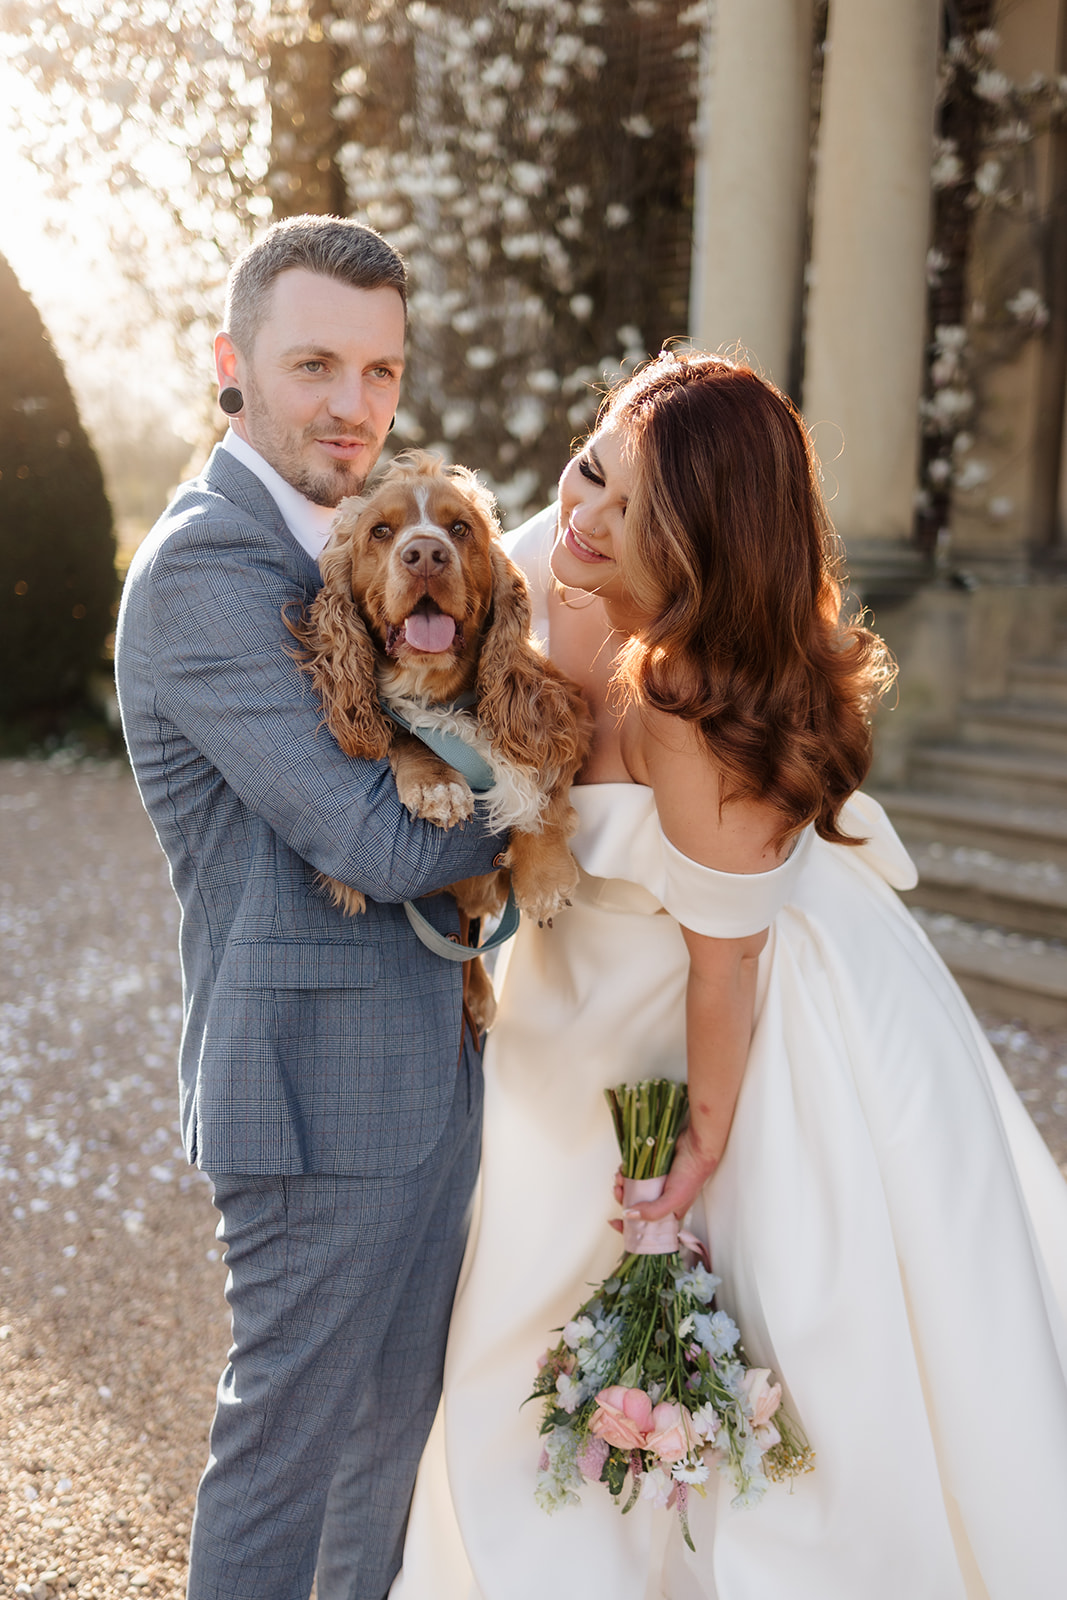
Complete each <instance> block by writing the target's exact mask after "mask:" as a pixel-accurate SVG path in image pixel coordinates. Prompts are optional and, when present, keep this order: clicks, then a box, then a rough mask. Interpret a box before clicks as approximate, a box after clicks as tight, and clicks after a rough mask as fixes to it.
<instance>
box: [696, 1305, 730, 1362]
mask: <svg viewBox="0 0 1067 1600" xmlns="http://www.w3.org/2000/svg"><path fill="white" fill-rule="evenodd" d="M693 1332H694V1333H695V1334H696V1336H697V1338H698V1339H699V1341H700V1343H701V1344H702V1345H703V1346H704V1349H705V1350H706V1351H707V1352H708V1355H709V1356H711V1358H712V1360H713V1361H714V1360H718V1359H720V1358H721V1357H722V1356H729V1355H732V1354H733V1352H734V1349H735V1347H736V1345H737V1341H738V1340H739V1339H740V1337H741V1334H740V1331H739V1329H738V1326H737V1323H736V1322H734V1320H733V1318H732V1317H728V1316H727V1315H726V1312H725V1311H716V1312H714V1313H713V1315H712V1316H710V1317H709V1316H708V1315H707V1314H706V1313H705V1312H702V1311H698V1312H697V1313H696V1315H695V1316H694V1318H693Z"/></svg>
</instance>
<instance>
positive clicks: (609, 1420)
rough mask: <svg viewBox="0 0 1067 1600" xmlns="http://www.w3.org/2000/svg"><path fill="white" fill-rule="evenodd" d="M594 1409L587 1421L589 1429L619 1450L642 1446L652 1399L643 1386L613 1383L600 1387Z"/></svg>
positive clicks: (647, 1428)
mask: <svg viewBox="0 0 1067 1600" xmlns="http://www.w3.org/2000/svg"><path fill="white" fill-rule="evenodd" d="M596 1403H597V1409H596V1411H594V1412H593V1415H592V1417H591V1418H590V1421H589V1432H590V1433H593V1434H595V1435H596V1436H597V1438H598V1439H604V1440H606V1441H607V1443H608V1444H609V1445H614V1446H615V1447H616V1448H617V1449H619V1450H643V1449H644V1448H645V1437H646V1435H647V1433H648V1431H649V1428H650V1427H651V1425H652V1402H651V1400H650V1399H649V1398H648V1395H647V1394H646V1393H645V1391H644V1390H643V1389H624V1388H623V1387H622V1385H621V1384H618V1383H616V1384H613V1385H612V1386H611V1388H610V1389H601V1391H600V1393H599V1394H598V1395H597V1397H596Z"/></svg>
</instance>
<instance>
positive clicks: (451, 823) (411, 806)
mask: <svg viewBox="0 0 1067 1600" xmlns="http://www.w3.org/2000/svg"><path fill="white" fill-rule="evenodd" d="M397 792H398V794H399V795H400V798H401V800H402V801H403V803H404V805H406V806H407V808H408V810H409V811H410V812H411V814H412V816H414V817H422V818H423V819H424V821H426V822H435V823H436V824H437V826H438V827H439V828H454V827H455V826H456V824H457V823H460V822H467V821H469V819H470V818H471V817H472V816H473V815H474V795H473V794H472V793H471V791H470V789H469V788H468V787H467V785H466V784H465V783H419V782H413V783H408V784H404V785H403V786H401V785H400V784H398V785H397Z"/></svg>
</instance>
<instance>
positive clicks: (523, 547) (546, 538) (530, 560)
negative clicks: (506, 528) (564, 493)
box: [501, 501, 558, 578]
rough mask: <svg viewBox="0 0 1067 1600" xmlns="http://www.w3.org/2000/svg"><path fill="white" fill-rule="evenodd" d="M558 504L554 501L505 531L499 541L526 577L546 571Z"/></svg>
mask: <svg viewBox="0 0 1067 1600" xmlns="http://www.w3.org/2000/svg"><path fill="white" fill-rule="evenodd" d="M557 513H558V506H557V504H556V502H555V501H553V502H552V504H551V505H550V506H546V507H545V509H544V510H543V511H538V512H537V513H536V514H535V515H534V516H532V517H530V518H528V519H527V521H526V522H524V523H522V524H521V526H519V527H518V528H513V529H512V531H511V532H510V533H505V534H504V536H503V539H502V540H501V543H502V544H503V546H504V549H505V551H506V552H507V554H508V555H509V556H510V557H511V559H512V561H514V562H515V564H516V566H519V567H521V568H522V570H523V571H524V572H525V573H526V575H527V577H528V578H532V577H533V576H534V575H535V574H538V575H539V574H540V572H541V570H542V568H544V570H546V571H547V566H548V557H549V555H550V553H551V550H552V545H553V542H554V540H555V536H556V520H557Z"/></svg>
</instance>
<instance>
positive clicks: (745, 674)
mask: <svg viewBox="0 0 1067 1600" xmlns="http://www.w3.org/2000/svg"><path fill="white" fill-rule="evenodd" d="M600 426H601V427H604V426H610V427H617V428H619V429H620V431H621V433H622V435H623V438H624V448H625V449H626V450H627V452H628V454H629V456H630V458H631V459H632V462H633V466H634V489H633V493H632V494H631V497H630V500H629V503H628V505H627V508H626V522H625V527H626V542H625V545H624V549H623V553H622V559H621V562H620V568H621V573H622V576H623V580H624V583H625V586H626V588H627V590H628V591H629V593H630V595H631V596H632V598H633V599H634V601H635V602H636V604H637V607H638V608H639V610H640V612H641V614H642V615H644V616H649V617H652V618H654V620H653V621H652V622H651V623H649V624H647V625H642V627H641V629H640V631H639V632H638V633H637V634H635V635H634V637H633V638H631V640H630V641H629V642H628V644H627V645H626V646H625V647H624V649H623V652H622V654H621V657H620V662H619V668H618V682H619V684H620V685H621V687H622V688H623V689H624V691H626V692H627V693H628V694H629V695H630V696H632V697H633V698H634V699H635V700H637V701H641V702H645V703H647V704H649V705H651V706H655V707H657V708H658V709H659V710H661V711H665V712H669V713H671V714H672V715H674V716H678V717H683V718H685V719H686V720H687V721H690V722H695V723H697V724H698V725H699V727H700V730H701V732H702V734H703V736H704V738H705V740H706V741H707V744H708V748H709V750H710V751H711V753H712V755H713V757H714V759H715V761H716V763H717V765H718V767H719V770H720V773H721V775H722V776H721V790H720V803H721V804H723V805H725V804H726V803H728V802H729V801H731V800H736V799H742V798H759V799H763V800H767V801H770V802H772V803H773V804H774V805H775V806H777V808H778V809H779V811H780V812H781V813H782V816H783V818H784V819H785V822H784V826H783V829H782V833H781V835H780V840H779V842H780V843H784V842H785V841H786V840H787V839H788V838H789V837H790V836H791V835H792V834H794V833H795V832H797V831H798V830H799V829H800V828H802V827H804V826H805V825H806V824H807V823H809V822H814V824H815V827H816V830H817V831H818V833H819V834H821V836H822V837H823V838H824V839H830V840H833V841H835V842H836V843H841V844H846V843H856V842H858V841H856V840H854V839H851V838H850V837H849V836H848V835H847V834H843V833H842V832H841V830H840V829H839V827H838V820H837V819H838V815H839V812H840V810H841V807H842V805H843V804H844V803H845V801H846V800H847V799H848V797H849V795H850V794H852V793H853V791H854V790H855V789H857V788H858V787H859V785H860V784H861V783H862V781H863V779H864V777H865V776H866V774H867V771H868V768H869V767H870V762H871V722H870V719H871V715H872V712H873V709H874V706H875V705H876V703H877V701H878V699H879V697H880V696H881V695H882V694H883V693H884V691H885V690H886V688H887V687H888V686H889V684H890V683H891V682H892V680H893V677H894V675H895V666H894V664H893V661H892V658H891V657H890V655H889V652H888V650H887V649H886V646H885V645H884V644H883V642H882V640H881V639H880V638H879V637H878V636H877V634H874V633H872V632H871V631H870V630H869V629H868V628H866V627H864V626H862V624H860V623H858V622H847V621H843V620H842V619H841V587H840V581H839V579H840V570H839V569H840V549H839V543H838V540H837V538H836V535H835V534H834V531H833V528H832V526H831V523H830V519H829V516H828V514H827V511H826V506H825V504H824V502H823V497H822V493H821V491H820V488H819V480H818V468H817V464H816V461H815V457H814V454H813V452H812V448H811V444H810V442H809V439H808V435H807V432H806V430H805V427H804V424H803V421H802V419H801V417H800V415H799V413H798V412H797V410H796V408H795V407H794V406H793V404H792V402H791V401H790V400H789V399H788V398H787V397H786V396H785V395H783V394H781V393H780V392H779V391H778V390H777V389H775V388H774V387H773V385H772V384H770V383H767V382H765V381H764V380H763V379H762V378H760V377H758V376H757V375H756V373H755V372H753V371H752V370H751V368H749V367H746V366H743V365H739V364H736V363H734V362H732V361H729V360H726V359H724V358H722V357H719V356H710V355H701V354H693V353H689V354H682V353H680V352H674V351H665V352H664V353H663V354H662V355H660V356H658V357H657V358H656V359H655V360H653V361H651V362H649V363H648V364H647V365H646V366H645V367H643V368H642V369H641V370H640V371H639V372H637V373H636V374H635V375H634V376H633V377H632V378H630V379H629V380H627V381H626V382H625V383H624V384H622V385H621V386H620V387H619V388H617V389H616V390H615V391H613V393H612V394H610V395H609V396H608V398H607V400H606V401H605V404H604V408H603V411H602V413H601V418H600Z"/></svg>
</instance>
